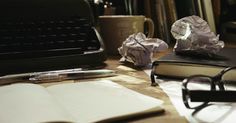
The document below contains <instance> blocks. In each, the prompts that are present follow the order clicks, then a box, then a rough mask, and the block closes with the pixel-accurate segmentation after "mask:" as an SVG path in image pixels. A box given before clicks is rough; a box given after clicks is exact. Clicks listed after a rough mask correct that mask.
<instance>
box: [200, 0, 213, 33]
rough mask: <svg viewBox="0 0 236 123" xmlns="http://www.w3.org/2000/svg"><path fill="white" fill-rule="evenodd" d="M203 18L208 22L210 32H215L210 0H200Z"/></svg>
mask: <svg viewBox="0 0 236 123" xmlns="http://www.w3.org/2000/svg"><path fill="white" fill-rule="evenodd" d="M202 4H203V13H204V19H205V20H206V21H207V22H208V25H209V26H210V29H211V31H212V32H216V27H215V19H214V14H213V9H212V2H211V0H202Z"/></svg>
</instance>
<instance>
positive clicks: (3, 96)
mask: <svg viewBox="0 0 236 123" xmlns="http://www.w3.org/2000/svg"><path fill="white" fill-rule="evenodd" d="M162 103H163V102H162V101H161V100H159V99H155V98H152V97H148V96H146V95H143V94H140V93H137V92H135V91H133V90H130V89H128V88H125V87H123V86H121V85H119V84H116V83H114V82H111V81H108V80H101V81H91V82H80V83H65V84H58V85H53V86H49V87H47V88H45V87H42V86H40V85H37V84H29V83H28V84H27V83H23V84H22V83H21V84H13V85H7V86H2V87H0V109H1V110H0V122H1V123H13V122H14V123H16V122H17V123H35V122H59V121H60V122H80V123H85V122H99V121H100V122H102V121H115V120H121V119H125V118H129V117H133V116H140V115H144V114H148V113H158V112H163V111H164V110H163V108H162V107H161V105H162Z"/></svg>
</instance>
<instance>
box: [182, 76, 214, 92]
mask: <svg viewBox="0 0 236 123" xmlns="http://www.w3.org/2000/svg"><path fill="white" fill-rule="evenodd" d="M187 88H188V89H189V90H209V91H210V90H211V78H209V77H194V78H192V79H190V80H189V83H188V86H187Z"/></svg>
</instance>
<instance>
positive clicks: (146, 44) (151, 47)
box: [118, 33, 168, 66]
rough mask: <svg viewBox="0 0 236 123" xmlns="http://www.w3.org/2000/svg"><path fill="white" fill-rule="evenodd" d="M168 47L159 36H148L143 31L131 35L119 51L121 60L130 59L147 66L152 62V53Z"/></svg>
mask: <svg viewBox="0 0 236 123" xmlns="http://www.w3.org/2000/svg"><path fill="white" fill-rule="evenodd" d="M166 49H168V45H167V44H166V43H165V42H164V41H162V40H160V39H157V38H146V36H145V35H144V34H143V33H137V34H132V35H130V36H129V37H128V38H127V39H126V40H125V41H124V42H123V44H122V46H121V47H120V48H118V51H119V53H120V55H121V56H122V58H121V59H120V61H121V62H124V61H128V62H132V63H134V65H135V66H146V65H148V64H150V63H151V62H152V60H151V58H152V54H153V53H154V52H159V51H163V50H166Z"/></svg>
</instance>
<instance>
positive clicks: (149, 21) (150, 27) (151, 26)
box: [144, 18, 154, 38]
mask: <svg viewBox="0 0 236 123" xmlns="http://www.w3.org/2000/svg"><path fill="white" fill-rule="evenodd" d="M144 22H147V24H148V35H147V37H148V38H152V37H153V35H154V23H153V21H152V19H151V18H145V19H144Z"/></svg>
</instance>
